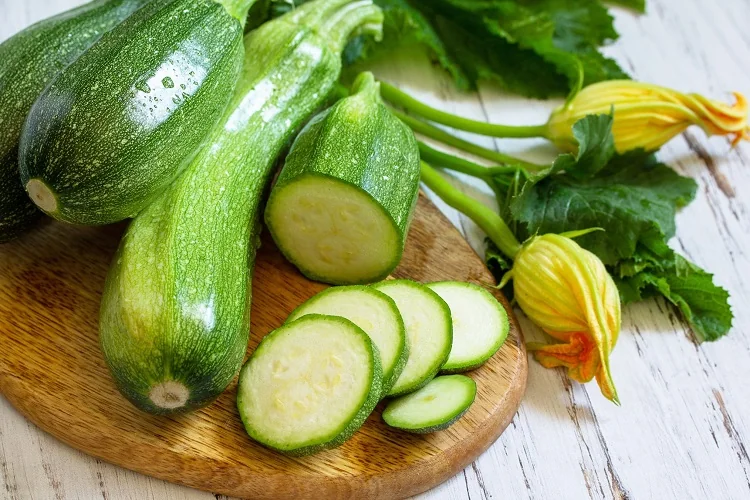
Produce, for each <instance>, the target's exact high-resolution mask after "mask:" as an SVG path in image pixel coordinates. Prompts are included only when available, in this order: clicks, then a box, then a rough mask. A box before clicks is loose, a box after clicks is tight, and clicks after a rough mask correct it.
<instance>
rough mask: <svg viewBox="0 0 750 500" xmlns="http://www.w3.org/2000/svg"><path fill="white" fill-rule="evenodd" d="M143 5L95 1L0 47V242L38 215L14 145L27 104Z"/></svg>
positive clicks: (134, 0) (130, 0) (128, 1)
mask: <svg viewBox="0 0 750 500" xmlns="http://www.w3.org/2000/svg"><path fill="white" fill-rule="evenodd" d="M146 1H147V0H95V1H93V2H90V3H87V4H85V5H82V6H80V7H78V8H75V9H72V10H69V11H67V12H63V13H62V14H58V15H56V16H54V17H50V18H49V19H45V20H43V21H40V22H38V23H36V24H34V25H32V26H29V27H28V28H26V29H25V30H23V31H21V32H20V33H17V34H16V35H14V36H12V37H11V38H9V39H8V40H6V41H4V42H3V43H2V44H0V102H2V103H3V105H2V106H0V243H3V242H6V241H9V240H11V239H13V238H14V237H16V236H18V235H19V234H21V233H22V232H24V231H25V230H26V229H28V228H29V227H31V226H32V225H33V224H34V222H36V221H37V220H38V219H39V217H40V216H41V212H40V211H39V210H37V208H36V206H35V205H34V203H33V202H32V201H31V200H30V199H29V197H28V195H27V194H26V190H25V189H24V188H23V184H22V183H21V177H20V174H19V173H18V143H19V140H20V137H21V129H22V128H23V123H24V120H26V115H27V114H28V113H29V110H30V109H31V106H32V104H34V101H35V100H36V99H37V97H39V94H41V93H42V91H43V90H44V88H45V87H46V86H47V84H48V83H49V82H50V81H51V80H52V79H53V78H54V77H55V75H57V74H58V73H59V72H60V71H61V70H62V69H63V68H65V66H67V65H68V64H70V63H71V62H72V61H74V60H75V59H76V58H77V57H78V56H79V55H80V54H81V53H82V52H83V51H84V50H86V49H87V48H88V47H89V46H91V44H93V43H94V42H95V41H96V40H98V39H99V37H101V36H102V34H104V33H105V32H107V31H109V30H110V29H112V27H114V26H115V25H117V24H119V23H120V22H122V21H123V20H124V19H125V18H126V17H128V16H129V15H130V14H132V13H133V12H134V11H135V10H136V9H138V8H140V7H141V6H142V5H143V4H145V3H146Z"/></svg>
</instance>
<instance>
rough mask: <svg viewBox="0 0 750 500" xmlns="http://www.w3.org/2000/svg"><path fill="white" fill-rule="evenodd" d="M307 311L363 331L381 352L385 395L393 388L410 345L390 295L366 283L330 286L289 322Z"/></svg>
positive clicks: (291, 317)
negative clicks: (337, 320)
mask: <svg viewBox="0 0 750 500" xmlns="http://www.w3.org/2000/svg"><path fill="white" fill-rule="evenodd" d="M307 314H327V315H331V316H340V317H342V318H346V319H348V320H349V321H351V322H353V323H354V324H355V325H357V326H358V327H360V328H361V329H362V330H364V331H365V333H367V335H369V336H370V338H371V339H372V341H373V342H374V343H375V345H376V346H377V348H378V352H379V353H380V364H381V365H382V367H383V394H384V395H385V394H387V393H388V391H390V390H391V387H393V384H394V383H395V382H396V380H397V379H398V377H399V376H400V375H401V372H402V371H403V369H404V366H405V365H406V360H407V359H408V357H409V347H408V342H407V339H406V333H405V330H404V321H403V319H401V314H400V313H399V310H398V307H396V303H395V302H394V301H393V300H392V299H391V298H390V297H389V296H388V295H386V294H384V293H381V292H379V291H377V290H375V289H373V288H370V287H366V286H357V285H351V286H341V287H333V288H329V289H327V290H324V291H322V292H320V293H319V294H317V295H316V296H315V297H313V298H311V299H310V300H308V301H307V302H305V303H304V304H302V305H300V306H299V307H298V308H297V309H295V310H294V311H293V312H292V314H291V315H290V316H289V318H288V319H287V321H294V320H296V319H297V318H300V317H302V316H305V315H307Z"/></svg>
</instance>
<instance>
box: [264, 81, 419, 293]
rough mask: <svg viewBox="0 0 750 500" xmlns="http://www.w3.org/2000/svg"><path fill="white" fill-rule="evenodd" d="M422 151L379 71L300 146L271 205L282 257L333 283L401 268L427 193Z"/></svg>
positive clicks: (321, 119)
mask: <svg viewBox="0 0 750 500" xmlns="http://www.w3.org/2000/svg"><path fill="white" fill-rule="evenodd" d="M419 170H420V169H419V148H418V146H417V142H416V139H415V138H414V134H413V133H412V131H411V129H409V128H408V127H407V126H406V125H404V124H403V123H401V121H400V120H399V119H398V118H396V117H395V116H394V115H393V114H392V113H391V112H390V111H389V110H388V108H387V107H386V106H385V104H383V101H382V100H381V98H380V90H379V84H378V83H376V82H375V79H374V78H373V76H372V74H371V73H363V74H362V75H360V76H359V77H358V78H357V80H356V82H355V84H354V87H353V88H352V95H351V96H349V97H347V98H345V99H342V100H341V101H339V102H338V103H336V104H335V105H334V106H333V107H331V108H329V109H328V110H326V111H324V112H323V113H321V114H319V115H318V116H316V117H315V118H313V120H312V121H311V122H310V123H309V124H308V125H307V126H306V127H305V129H304V130H303V131H302V132H301V133H300V135H299V136H298V137H297V139H296V140H295V141H294V144H293V146H292V149H291V151H290V152H289V156H288V157H287V159H286V163H285V164H284V168H283V169H282V171H281V173H280V174H279V178H278V180H277V182H276V186H275V187H274V189H273V191H272V192H271V196H270V198H269V201H268V205H267V207H266V214H265V217H266V224H267V225H268V229H269V231H270V232H271V235H272V236H273V238H274V241H275V242H276V244H277V246H278V247H279V249H280V250H281V252H282V253H283V254H284V255H285V256H286V258H287V259H289V261H290V262H292V263H293V264H294V265H296V266H297V267H298V268H299V270H300V271H302V273H303V274H304V275H305V276H307V277H309V278H311V279H314V280H318V281H323V282H326V283H331V284H339V285H341V284H361V283H372V282H374V281H378V280H380V279H383V278H385V277H386V276H387V275H388V274H389V273H390V272H391V271H393V269H394V268H395V267H396V266H397V265H398V263H399V261H400V260H401V255H402V253H403V250H404V243H405V241H406V235H407V231H408V229H409V224H410V223H411V217H412V214H413V211H414V206H415V204H416V201H417V194H418V191H419Z"/></svg>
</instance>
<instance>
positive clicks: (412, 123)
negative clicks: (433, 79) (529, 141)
mask: <svg viewBox="0 0 750 500" xmlns="http://www.w3.org/2000/svg"><path fill="white" fill-rule="evenodd" d="M380 84H381V85H382V84H383V82H380ZM381 95H382V94H381ZM391 111H392V112H393V114H395V115H396V116H397V117H398V118H399V119H400V120H401V121H402V122H404V123H405V124H407V125H408V126H409V127H410V128H411V129H412V130H413V131H414V132H417V133H419V134H422V135H424V136H425V137H429V138H431V139H435V140H436V141H440V142H442V143H443V144H447V145H449V146H453V147H455V148H458V149H460V150H462V151H466V152H467V153H471V154H473V155H476V156H479V157H480V158H485V159H487V160H490V161H494V162H496V163H500V164H505V165H518V166H520V167H524V168H526V169H528V170H533V171H536V170H541V169H543V168H546V166H544V165H538V164H536V163H530V162H527V161H524V160H521V159H519V158H516V157H514V156H510V155H506V154H504V153H500V152H498V151H492V150H491V149H487V148H484V147H482V146H479V145H477V144H474V143H473V142H469V141H465V140H463V139H459V138H458V137H456V136H455V135H452V134H449V133H448V132H446V131H445V130H443V129H441V128H438V127H436V126H434V125H430V124H429V123H427V122H423V121H422V120H418V119H416V118H413V117H411V116H409V115H407V114H406V113H404V112H402V111H399V110H397V109H393V108H391Z"/></svg>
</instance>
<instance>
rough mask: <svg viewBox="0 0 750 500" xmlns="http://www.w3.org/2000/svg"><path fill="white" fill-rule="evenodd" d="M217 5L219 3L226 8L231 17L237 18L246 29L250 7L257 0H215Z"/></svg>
mask: <svg viewBox="0 0 750 500" xmlns="http://www.w3.org/2000/svg"><path fill="white" fill-rule="evenodd" d="M215 1H216V3H219V4H221V5H223V6H224V8H225V9H226V10H227V12H229V15H231V16H232V17H234V18H236V19H237V20H238V21H239V22H240V24H241V25H242V27H243V28H244V27H245V22H247V13H248V11H249V10H250V7H252V6H253V4H254V3H255V2H257V0H215Z"/></svg>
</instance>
